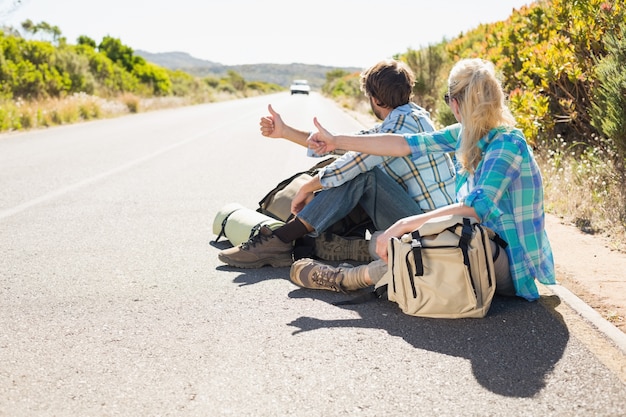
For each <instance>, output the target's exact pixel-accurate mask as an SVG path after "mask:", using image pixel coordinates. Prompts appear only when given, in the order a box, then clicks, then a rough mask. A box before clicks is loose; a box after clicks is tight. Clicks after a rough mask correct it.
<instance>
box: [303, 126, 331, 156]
mask: <svg viewBox="0 0 626 417" xmlns="http://www.w3.org/2000/svg"><path fill="white" fill-rule="evenodd" d="M313 123H314V124H315V127H316V128H317V130H318V131H317V132H316V133H313V134H312V135H311V136H309V138H308V139H307V146H308V147H309V149H311V150H312V151H313V152H315V153H316V154H318V155H325V154H327V153H329V152H332V151H334V150H335V149H337V144H336V138H335V136H333V135H332V134H331V133H330V132H329V131H328V130H326V129H325V128H324V127H323V126H322V125H321V124H320V122H318V121H317V117H314V118H313Z"/></svg>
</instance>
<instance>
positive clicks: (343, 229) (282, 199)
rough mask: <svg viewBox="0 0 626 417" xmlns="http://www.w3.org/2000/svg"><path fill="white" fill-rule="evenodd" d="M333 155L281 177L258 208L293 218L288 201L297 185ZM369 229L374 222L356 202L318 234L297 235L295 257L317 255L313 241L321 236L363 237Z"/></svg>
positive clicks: (308, 178)
mask: <svg viewBox="0 0 626 417" xmlns="http://www.w3.org/2000/svg"><path fill="white" fill-rule="evenodd" d="M335 159H336V158H335V157H330V158H327V159H325V160H323V161H321V162H319V163H317V164H315V165H313V166H312V167H311V168H309V169H307V170H305V171H301V172H297V173H295V174H293V175H291V176H290V177H289V178H286V179H284V180H282V181H280V182H279V183H278V184H277V185H276V186H275V187H274V188H273V189H271V190H270V191H269V192H268V193H267V194H266V195H265V196H264V197H263V198H262V199H261V200H260V201H259V208H258V209H257V211H258V212H259V213H262V214H265V215H267V216H270V217H273V218H275V219H277V220H280V221H282V222H288V221H289V220H291V219H292V218H293V214H292V213H291V201H292V200H293V197H294V196H295V195H296V193H297V192H298V190H299V189H300V187H301V186H302V185H303V184H304V183H305V182H307V181H309V180H310V179H311V178H313V176H315V175H316V174H317V173H318V171H319V170H320V169H321V168H323V167H325V166H327V165H329V164H331V163H332V162H333V161H334V160H335ZM368 231H369V232H373V231H374V224H373V222H372V220H371V219H370V217H369V216H368V215H367V213H365V211H364V210H363V209H362V208H361V206H360V205H357V206H356V207H355V208H354V209H353V210H352V211H351V212H350V213H349V214H348V215H347V216H345V217H344V218H342V219H341V220H339V221H337V222H336V223H334V224H333V225H331V226H330V227H329V228H328V229H327V230H325V231H324V232H323V233H320V236H318V237H316V238H312V237H310V236H304V237H302V238H299V239H297V240H296V241H295V243H294V258H295V259H301V258H306V257H319V256H317V255H318V254H319V253H318V252H317V251H316V249H315V243H316V242H318V246H319V245H320V244H321V243H322V240H324V241H331V240H333V236H340V237H349V238H354V239H363V240H365V239H366V233H367V232H368ZM321 258H322V259H324V258H323V257H321ZM327 260H330V259H327ZM368 261H369V259H368Z"/></svg>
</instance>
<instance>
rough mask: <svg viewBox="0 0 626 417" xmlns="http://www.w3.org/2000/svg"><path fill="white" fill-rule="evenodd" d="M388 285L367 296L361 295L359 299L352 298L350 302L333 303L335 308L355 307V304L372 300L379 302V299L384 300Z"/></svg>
mask: <svg viewBox="0 0 626 417" xmlns="http://www.w3.org/2000/svg"><path fill="white" fill-rule="evenodd" d="M387 285H388V284H385V285H381V286H380V287H378V288H376V289H374V291H369V292H366V293H365V294H361V295H359V296H358V297H354V298H351V299H350V300H343V301H337V302H335V303H333V305H335V306H347V305H355V304H363V303H367V302H369V301H372V300H377V299H379V298H383V297H384V295H385V294H386V293H387Z"/></svg>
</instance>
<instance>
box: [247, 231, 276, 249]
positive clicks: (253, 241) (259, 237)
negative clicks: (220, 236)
mask: <svg viewBox="0 0 626 417" xmlns="http://www.w3.org/2000/svg"><path fill="white" fill-rule="evenodd" d="M270 237H272V235H269V236H266V235H264V234H263V233H261V232H259V233H257V234H256V235H254V236H252V237H251V238H250V239H249V240H248V241H247V242H243V243H242V244H241V249H242V250H248V249H249V248H250V247H255V246H256V245H257V244H262V243H263V242H265V241H268V240H270Z"/></svg>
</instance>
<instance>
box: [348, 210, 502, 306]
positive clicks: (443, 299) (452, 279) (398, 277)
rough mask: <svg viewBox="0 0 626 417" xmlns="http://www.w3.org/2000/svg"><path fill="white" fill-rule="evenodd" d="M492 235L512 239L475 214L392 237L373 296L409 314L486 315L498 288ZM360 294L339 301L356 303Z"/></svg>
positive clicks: (443, 219)
mask: <svg viewBox="0 0 626 417" xmlns="http://www.w3.org/2000/svg"><path fill="white" fill-rule="evenodd" d="M490 240H494V241H496V242H497V243H498V244H499V245H500V247H504V246H505V245H506V243H504V241H503V240H502V239H500V238H499V236H497V234H496V233H494V232H493V231H492V230H491V229H489V228H487V227H485V226H483V225H482V224H480V223H477V222H476V221H475V220H473V219H469V218H463V217H461V216H442V217H437V218H434V219H431V220H429V221H427V222H425V223H424V224H423V225H422V226H421V227H420V228H419V229H418V230H416V231H414V232H412V233H407V234H405V235H403V236H402V237H401V238H400V239H398V238H392V239H390V240H389V244H388V245H389V246H388V269H387V272H386V274H385V275H384V276H383V278H382V279H381V280H380V281H379V282H378V283H377V284H376V286H375V290H374V292H373V293H371V294H369V295H366V298H362V297H361V299H360V300H357V301H356V302H362V301H365V300H366V299H367V298H369V299H371V298H384V297H385V294H386V298H387V299H388V300H389V301H393V302H395V303H397V304H398V306H399V307H400V309H401V310H402V311H403V312H404V313H405V314H408V315H412V316H419V317H431V318H470V317H471V318H482V317H485V315H487V312H488V311H489V307H490V306H491V301H492V299H493V296H494V294H495V289H496V277H495V269H494V264H493V261H494V259H493V254H492V249H491V242H490ZM354 303H355V300H352V301H348V302H342V303H338V304H354Z"/></svg>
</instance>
